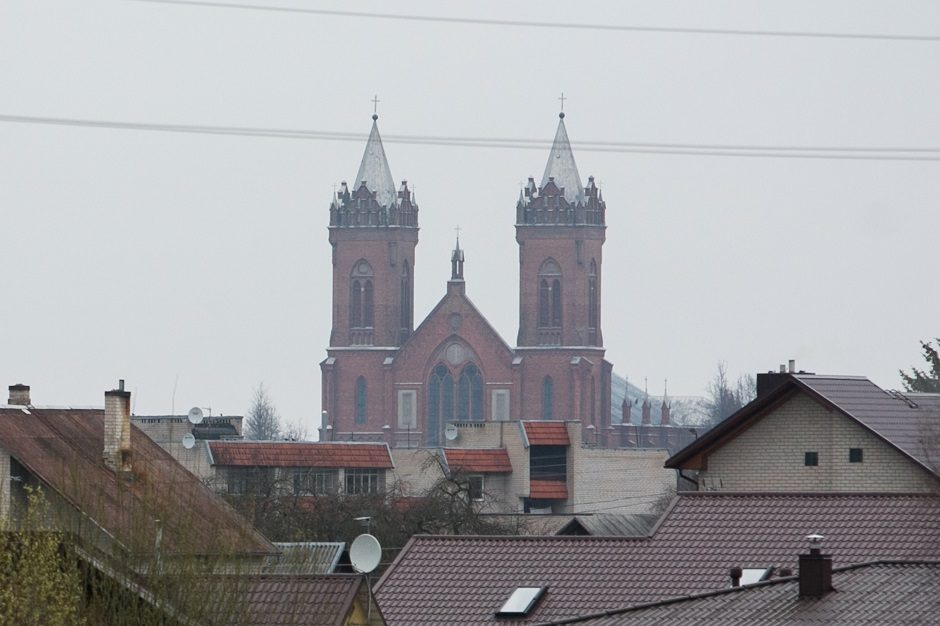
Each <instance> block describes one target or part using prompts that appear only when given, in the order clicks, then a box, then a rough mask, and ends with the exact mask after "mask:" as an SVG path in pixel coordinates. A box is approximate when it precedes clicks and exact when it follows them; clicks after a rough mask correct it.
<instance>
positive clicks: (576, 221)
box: [516, 113, 606, 347]
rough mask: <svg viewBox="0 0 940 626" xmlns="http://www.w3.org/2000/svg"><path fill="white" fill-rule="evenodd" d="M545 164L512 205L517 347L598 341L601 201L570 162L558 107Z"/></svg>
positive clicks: (591, 180)
mask: <svg viewBox="0 0 940 626" xmlns="http://www.w3.org/2000/svg"><path fill="white" fill-rule="evenodd" d="M558 117H559V121H558V130H557V131H556V133H555V141H554V143H553V144H552V151H551V154H549V157H548V163H547V164H546V165H545V173H544V174H543V175H542V182H541V184H539V185H536V184H535V180H534V179H533V178H529V182H528V184H527V185H526V187H525V189H523V190H522V191H521V192H520V193H519V201H518V203H517V204H516V241H517V242H519V336H518V339H517V342H518V345H519V346H520V347H531V346H591V347H601V346H603V345H604V342H603V336H602V334H601V248H602V246H603V245H604V238H605V229H606V225H605V222H604V212H605V209H606V205H605V204H604V200H603V198H602V197H601V193H600V191H599V190H598V188H597V186H596V185H595V184H594V177H593V176H591V177H589V178H588V184H587V186H586V187H585V186H583V185H582V184H581V176H580V175H579V174H578V167H577V165H576V164H575V161H574V154H573V153H572V151H571V144H570V143H569V141H568V132H567V130H566V129H565V114H564V113H559V115H558Z"/></svg>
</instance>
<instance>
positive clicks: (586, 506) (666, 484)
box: [567, 444, 676, 514]
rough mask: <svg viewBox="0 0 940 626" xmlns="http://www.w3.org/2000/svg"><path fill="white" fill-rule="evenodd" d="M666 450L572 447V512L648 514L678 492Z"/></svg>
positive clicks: (570, 454)
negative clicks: (668, 465) (666, 466)
mask: <svg viewBox="0 0 940 626" xmlns="http://www.w3.org/2000/svg"><path fill="white" fill-rule="evenodd" d="M667 458H669V453H668V452H666V450H652V449H650V450H637V449H631V448H594V447H587V446H580V445H577V444H575V445H572V446H571V448H570V449H569V459H570V462H571V465H570V468H569V476H574V480H569V481H568V489H569V498H570V502H571V504H570V507H569V510H568V511H567V512H569V513H573V514H574V513H595V512H596V513H628V514H629V513H647V512H650V511H651V510H653V509H654V508H656V507H657V506H658V505H659V504H660V503H661V502H662V501H663V500H664V499H668V498H671V497H672V496H674V495H675V493H676V473H675V470H671V469H666V468H665V467H663V464H664V463H665V462H666V459H667Z"/></svg>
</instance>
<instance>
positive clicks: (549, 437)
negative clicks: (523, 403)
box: [522, 422, 571, 446]
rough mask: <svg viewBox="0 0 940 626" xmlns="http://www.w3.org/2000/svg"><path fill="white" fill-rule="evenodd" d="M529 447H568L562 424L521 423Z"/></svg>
mask: <svg viewBox="0 0 940 626" xmlns="http://www.w3.org/2000/svg"><path fill="white" fill-rule="evenodd" d="M522 427H523V428H524V429H525V436H526V438H527V439H528V441H529V445H530V446H570V445H571V440H570V439H568V427H567V426H565V423H564V422H522Z"/></svg>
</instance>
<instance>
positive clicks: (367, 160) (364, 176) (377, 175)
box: [353, 115, 397, 207]
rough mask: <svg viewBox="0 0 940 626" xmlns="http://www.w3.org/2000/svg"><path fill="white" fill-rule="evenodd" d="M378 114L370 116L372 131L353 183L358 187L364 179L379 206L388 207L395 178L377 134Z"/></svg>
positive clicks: (391, 200)
mask: <svg viewBox="0 0 940 626" xmlns="http://www.w3.org/2000/svg"><path fill="white" fill-rule="evenodd" d="M378 119H379V116H378V115H373V116H372V132H371V133H369V140H368V141H367V142H366V150H365V152H363V154H362V163H360V164H359V173H358V174H356V181H355V183H354V185H353V187H354V188H358V187H359V185H361V184H362V181H366V187H367V188H368V189H369V191H373V192H375V199H376V201H377V202H378V203H379V205H380V206H384V207H390V206H392V204H394V203H395V198H396V197H397V194H396V192H395V179H394V178H392V172H391V170H389V168H388V159H387V158H385V148H383V147H382V138H381V137H380V136H379V125H378V121H377V120H378Z"/></svg>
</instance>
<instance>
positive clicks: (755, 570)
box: [741, 567, 773, 586]
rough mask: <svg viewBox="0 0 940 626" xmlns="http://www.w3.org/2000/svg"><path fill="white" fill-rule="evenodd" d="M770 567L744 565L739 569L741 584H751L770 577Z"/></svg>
mask: <svg viewBox="0 0 940 626" xmlns="http://www.w3.org/2000/svg"><path fill="white" fill-rule="evenodd" d="M772 570H773V568H772V567H766V568H764V567H745V568H744V569H743V570H741V585H742V586H743V585H753V584H754V583H759V582H761V581H762V580H767V579H768V578H770V574H771V572H772Z"/></svg>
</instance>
